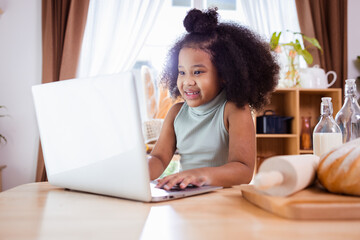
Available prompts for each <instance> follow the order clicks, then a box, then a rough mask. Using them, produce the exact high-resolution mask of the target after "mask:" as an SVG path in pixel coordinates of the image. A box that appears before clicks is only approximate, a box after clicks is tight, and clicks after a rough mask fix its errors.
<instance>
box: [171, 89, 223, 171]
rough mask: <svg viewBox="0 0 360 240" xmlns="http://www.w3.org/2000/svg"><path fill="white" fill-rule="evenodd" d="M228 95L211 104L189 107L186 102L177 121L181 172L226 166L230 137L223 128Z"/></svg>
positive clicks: (175, 121) (176, 129)
mask: <svg viewBox="0 0 360 240" xmlns="http://www.w3.org/2000/svg"><path fill="white" fill-rule="evenodd" d="M225 104H226V94H225V91H224V90H223V91H222V92H220V93H219V95H217V96H216V97H215V98H214V99H213V100H211V101H210V102H208V103H206V104H204V105H201V106H199V107H189V105H187V103H186V102H185V103H184V104H183V106H182V107H181V109H180V111H179V113H178V114H177V116H176V118H175V120H174V129H175V135H176V147H177V149H178V152H179V154H180V156H181V159H180V165H181V170H182V171H184V170H189V169H194V168H201V167H217V166H221V165H224V164H225V163H226V162H227V159H228V155H229V133H228V132H227V130H226V128H225V125H224V108H225Z"/></svg>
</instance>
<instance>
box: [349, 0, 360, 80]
mask: <svg viewBox="0 0 360 240" xmlns="http://www.w3.org/2000/svg"><path fill="white" fill-rule="evenodd" d="M359 10H360V1H359V0H348V78H356V77H358V76H360V63H359V62H357V61H356V58H357V56H360V30H359V23H360V14H359Z"/></svg>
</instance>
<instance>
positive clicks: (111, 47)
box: [77, 0, 164, 77]
mask: <svg viewBox="0 0 360 240" xmlns="http://www.w3.org/2000/svg"><path fill="white" fill-rule="evenodd" d="M163 2H164V0H151V1H150V0H121V1H119V0H106V1H104V0H90V5H89V12H88V18H87V19H88V20H87V23H86V27H85V33H84V39H83V44H82V49H81V53H80V60H79V65H78V72H77V77H93V76H98V75H106V74H113V73H118V72H122V71H128V70H130V69H131V68H132V66H133V64H134V63H135V60H136V57H137V55H138V53H139V51H140V50H141V48H142V46H143V44H144V42H145V40H146V38H147V36H148V34H149V32H150V30H151V28H152V26H153V24H154V22H155V20H156V17H157V15H158V13H159V11H160V9H161V7H162V5H163Z"/></svg>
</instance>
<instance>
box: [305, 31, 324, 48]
mask: <svg viewBox="0 0 360 240" xmlns="http://www.w3.org/2000/svg"><path fill="white" fill-rule="evenodd" d="M302 36H303V38H304V39H305V40H306V41H308V42H309V43H311V44H312V45H313V46H315V47H317V48H318V49H319V50H320V51H321V53H322V52H323V50H322V48H321V46H320V43H319V42H318V40H316V38H310V37H307V36H305V35H304V34H303V35H302Z"/></svg>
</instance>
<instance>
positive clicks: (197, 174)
mask: <svg viewBox="0 0 360 240" xmlns="http://www.w3.org/2000/svg"><path fill="white" fill-rule="evenodd" d="M177 184H179V186H180V188H181V189H184V188H186V187H187V186H188V185H189V184H192V185H195V186H198V187H200V186H203V185H209V184H210V183H209V178H208V177H206V176H204V175H203V174H201V171H197V170H188V171H184V172H180V173H176V174H172V175H169V176H166V177H164V178H162V179H158V184H157V185H156V187H158V188H164V189H165V190H170V189H171V188H172V187H173V186H175V185H177Z"/></svg>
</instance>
